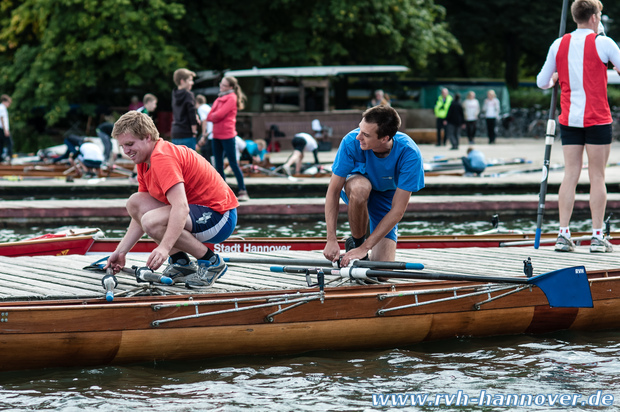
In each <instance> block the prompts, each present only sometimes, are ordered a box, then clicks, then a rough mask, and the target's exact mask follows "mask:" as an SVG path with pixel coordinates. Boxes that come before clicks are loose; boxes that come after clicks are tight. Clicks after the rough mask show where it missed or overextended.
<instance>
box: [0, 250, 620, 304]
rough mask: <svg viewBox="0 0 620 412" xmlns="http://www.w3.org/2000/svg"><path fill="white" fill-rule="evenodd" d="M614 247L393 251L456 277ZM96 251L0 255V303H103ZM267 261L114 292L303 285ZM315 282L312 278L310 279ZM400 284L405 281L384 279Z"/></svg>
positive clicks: (126, 282)
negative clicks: (202, 284)
mask: <svg viewBox="0 0 620 412" xmlns="http://www.w3.org/2000/svg"><path fill="white" fill-rule="evenodd" d="M619 255H620V251H616V252H613V253H589V248H588V247H577V250H576V251H575V252H573V253H558V252H555V251H554V250H553V246H545V247H541V248H540V249H538V250H537V249H534V248H533V247H504V248H459V249H448V248H446V249H408V250H399V251H398V252H397V256H396V258H397V260H399V261H405V262H413V263H423V264H424V265H425V269H424V272H432V273H448V274H462V275H488V276H523V261H524V260H526V259H528V258H531V260H532V266H533V269H534V275H539V274H542V273H546V272H550V271H553V270H557V269H562V268H566V267H571V266H582V265H583V266H585V268H586V270H587V271H593V270H611V269H616V268H618V267H619V264H618V258H619ZM223 256H226V257H235V256H243V257H251V258H257V259H258V258H288V259H291V266H296V265H295V260H296V259H322V258H323V257H322V254H321V252H320V251H314V252H300V251H299V252H290V251H289V252H281V253H278V254H274V253H243V254H225V255H223ZM99 258H100V256H98V255H86V256H82V255H71V256H34V257H15V258H10V257H0V279H2V282H1V284H0V301H27V300H54V299H93V298H95V299H97V298H101V299H102V301H104V290H103V287H102V285H101V278H102V276H103V272H95V271H89V270H84V269H83V268H84V267H86V266H88V265H90V264H91V263H93V262H95V261H96V260H98V259H99ZM146 259H147V255H146V254H130V255H129V256H128V257H127V266H129V267H131V266H132V265H135V266H138V267H140V266H145V262H146ZM269 267H270V265H267V264H236V263H229V268H228V271H227V272H226V274H225V276H223V277H222V278H221V279H219V280H218V281H217V282H216V283H215V284H214V285H213V286H212V287H210V288H200V289H192V290H189V289H186V288H185V287H184V285H183V284H180V285H174V286H165V285H157V286H159V288H156V289H149V285H148V284H146V283H137V282H136V279H135V277H134V276H133V275H131V274H129V273H119V274H117V275H116V277H117V280H118V282H119V284H118V286H117V287H116V289H115V296H119V297H121V296H123V295H124V294H134V293H138V292H139V293H140V294H151V293H152V294H158V291H163V292H162V293H166V294H183V295H191V294H196V293H219V292H235V291H252V290H298V289H304V288H307V283H306V278H305V275H303V274H291V273H275V272H270V271H269ZM313 280H314V281H315V280H316V278H315V277H313ZM325 282H326V287H328V288H330V287H334V286H339V285H352V284H354V282H355V281H351V280H349V279H340V278H339V277H338V276H335V275H327V276H326V279H325ZM389 282H393V283H401V282H409V281H408V280H396V279H394V280H390V281H389Z"/></svg>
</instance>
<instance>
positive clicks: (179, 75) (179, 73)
mask: <svg viewBox="0 0 620 412" xmlns="http://www.w3.org/2000/svg"><path fill="white" fill-rule="evenodd" d="M190 77H196V73H194V72H193V71H190V70H187V69H177V70H175V71H174V74H173V75H172V80H174V84H176V85H177V86H180V85H181V80H187V79H189V78H190Z"/></svg>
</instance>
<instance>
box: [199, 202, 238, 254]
mask: <svg viewBox="0 0 620 412" xmlns="http://www.w3.org/2000/svg"><path fill="white" fill-rule="evenodd" d="M189 216H190V218H191V219H192V234H193V235H194V237H195V238H196V239H198V240H200V241H201V242H203V243H205V242H208V243H214V244H215V243H221V242H223V241H225V240H226V239H228V237H229V236H230V235H232V233H233V232H234V230H235V226H236V225H237V209H231V210H228V211H226V212H224V213H223V214H222V213H219V212H216V211H215V210H213V209H211V208H210V207H207V206H200V205H189Z"/></svg>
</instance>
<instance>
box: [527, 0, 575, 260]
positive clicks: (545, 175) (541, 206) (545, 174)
mask: <svg viewBox="0 0 620 412" xmlns="http://www.w3.org/2000/svg"><path fill="white" fill-rule="evenodd" d="M567 14H568V0H563V3H562V17H561V20H560V35H559V36H558V37H562V36H564V33H565V32H566V15H567ZM559 87H560V85H559V84H558V82H556V83H555V85H554V86H553V93H552V94H551V107H550V108H549V119H548V120H547V134H546V137H545V159H544V162H543V167H542V179H541V181H540V193H539V197H538V214H537V219H536V236H535V238H534V249H538V247H539V246H540V235H541V232H542V221H543V216H544V215H545V197H546V196H547V182H548V180H549V160H550V159H551V147H552V146H553V141H554V140H555V107H556V105H557V99H558V90H559Z"/></svg>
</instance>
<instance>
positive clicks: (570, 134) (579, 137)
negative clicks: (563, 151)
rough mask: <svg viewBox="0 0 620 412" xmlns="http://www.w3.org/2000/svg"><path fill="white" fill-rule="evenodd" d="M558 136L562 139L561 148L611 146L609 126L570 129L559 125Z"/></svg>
mask: <svg viewBox="0 0 620 412" xmlns="http://www.w3.org/2000/svg"><path fill="white" fill-rule="evenodd" d="M560 136H561V137H562V146H566V145H578V146H584V145H586V144H594V145H606V144H611V124H603V125H598V126H589V127H571V126H564V125H560Z"/></svg>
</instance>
